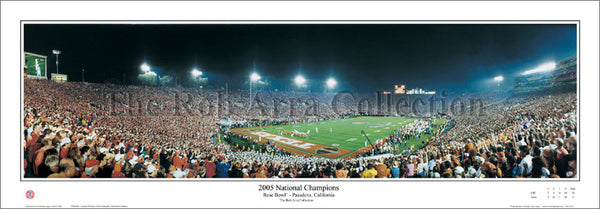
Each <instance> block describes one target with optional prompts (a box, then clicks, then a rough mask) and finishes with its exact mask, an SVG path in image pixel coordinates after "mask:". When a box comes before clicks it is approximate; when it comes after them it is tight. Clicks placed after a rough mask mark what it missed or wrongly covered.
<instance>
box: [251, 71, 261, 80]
mask: <svg viewBox="0 0 600 209" xmlns="http://www.w3.org/2000/svg"><path fill="white" fill-rule="evenodd" d="M258 80H260V76H259V75H258V74H257V73H252V74H251V75H250V81H258Z"/></svg>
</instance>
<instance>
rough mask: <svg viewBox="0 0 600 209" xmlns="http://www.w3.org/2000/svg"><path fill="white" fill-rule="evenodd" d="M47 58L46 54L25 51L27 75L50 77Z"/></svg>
mask: <svg viewBox="0 0 600 209" xmlns="http://www.w3.org/2000/svg"><path fill="white" fill-rule="evenodd" d="M46 60H47V59H46V56H44V55H39V54H34V53H29V52H25V66H24V68H25V69H24V70H25V72H24V73H25V75H27V77H29V78H38V79H48V77H47V76H46V72H47V71H46V69H47V68H46Z"/></svg>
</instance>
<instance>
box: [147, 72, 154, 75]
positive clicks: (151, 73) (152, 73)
mask: <svg viewBox="0 0 600 209" xmlns="http://www.w3.org/2000/svg"><path fill="white" fill-rule="evenodd" d="M147 73H148V74H149V75H156V73H155V72H152V71H148V72H147Z"/></svg>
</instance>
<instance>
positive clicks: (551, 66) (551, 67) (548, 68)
mask: <svg viewBox="0 0 600 209" xmlns="http://www.w3.org/2000/svg"><path fill="white" fill-rule="evenodd" d="M554 68H556V63H555V62H548V63H544V64H542V65H540V66H538V67H537V68H534V69H531V70H528V71H525V72H523V75H529V74H534V73H540V72H546V71H551V70H554Z"/></svg>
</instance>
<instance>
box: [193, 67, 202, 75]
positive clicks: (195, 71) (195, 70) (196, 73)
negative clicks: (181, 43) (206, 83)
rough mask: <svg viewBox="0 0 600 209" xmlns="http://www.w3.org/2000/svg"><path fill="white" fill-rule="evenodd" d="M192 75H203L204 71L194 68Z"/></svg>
mask: <svg viewBox="0 0 600 209" xmlns="http://www.w3.org/2000/svg"><path fill="white" fill-rule="evenodd" d="M192 75H193V76H194V77H198V76H201V75H202V71H199V70H198V69H196V68H194V69H193V70H192Z"/></svg>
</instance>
